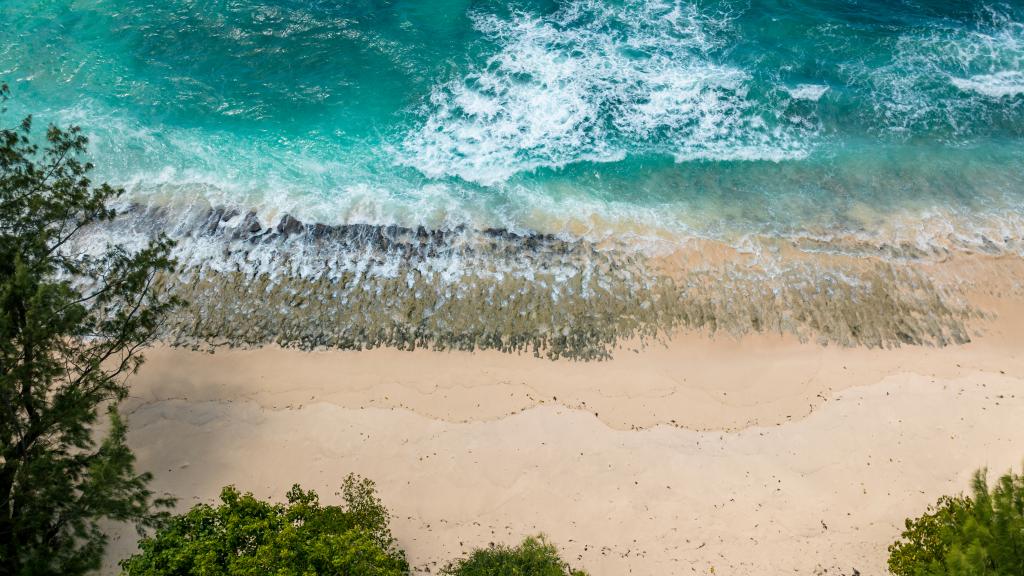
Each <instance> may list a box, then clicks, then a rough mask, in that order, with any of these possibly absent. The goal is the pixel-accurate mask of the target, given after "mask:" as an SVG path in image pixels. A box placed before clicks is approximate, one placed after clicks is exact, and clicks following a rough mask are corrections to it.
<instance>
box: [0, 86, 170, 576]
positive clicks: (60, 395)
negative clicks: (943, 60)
mask: <svg viewBox="0 0 1024 576" xmlns="http://www.w3.org/2000/svg"><path fill="white" fill-rule="evenodd" d="M7 94H8V90H7V87H6V86H3V87H2V88H0V101H2V100H5V99H6V97H7ZM31 130H32V119H31V118H26V119H24V120H23V121H21V123H20V125H19V126H17V127H16V128H13V129H3V130H0V573H2V574H24V575H28V574H31V575H34V576H35V575H48V574H62V575H75V574H82V573H84V572H86V571H88V570H91V569H94V568H97V567H98V566H99V565H100V562H101V559H102V555H103V550H104V547H105V544H106V538H105V536H104V535H103V533H102V532H101V531H100V529H99V527H98V521H99V520H101V519H104V518H106V519H112V520H119V521H133V522H136V523H137V524H138V525H139V526H140V529H141V527H145V526H148V525H151V524H153V523H154V522H156V521H158V520H159V519H160V518H161V514H160V513H158V512H154V510H155V509H156V508H159V507H160V506H161V505H166V504H168V502H167V501H166V500H156V501H153V498H152V494H151V493H150V491H149V490H147V488H146V486H147V483H148V481H149V479H150V477H149V475H148V474H136V473H135V471H134V469H133V465H134V457H133V456H132V453H131V451H130V450H129V449H128V448H127V446H126V444H125V427H124V424H123V422H122V421H121V420H120V418H119V417H118V415H117V412H116V405H117V402H118V401H119V400H121V399H123V398H124V397H125V395H126V394H127V387H126V385H125V377H126V376H127V375H129V374H131V373H132V372H134V371H135V370H136V369H137V368H138V366H139V364H140V363H141V361H142V358H141V356H140V355H139V351H140V349H141V348H143V347H144V346H145V345H147V344H148V343H149V342H150V341H151V340H152V338H153V336H154V333H155V330H156V328H157V324H158V322H159V320H160V318H161V317H162V316H163V315H164V313H165V312H166V311H167V310H168V309H169V308H170V307H172V306H174V305H175V304H176V301H175V300H174V299H173V298H167V297H165V296H164V295H163V294H162V292H161V291H160V290H158V278H159V277H160V273H161V272H163V271H166V270H170V269H171V268H172V267H173V262H172V261H171V259H170V257H169V252H170V248H171V244H170V242H169V241H168V240H166V239H163V238H161V239H158V240H156V241H155V242H153V243H152V244H150V245H149V246H148V247H146V248H145V249H143V250H141V251H140V252H137V253H129V252H127V251H126V250H124V249H122V248H120V247H116V246H115V247H110V248H108V249H106V250H105V251H104V252H103V253H101V254H99V255H95V256H91V257H85V256H82V255H80V254H76V253H75V250H74V249H73V246H74V241H75V240H76V238H78V237H79V236H80V234H79V233H80V231H81V230H82V229H83V228H85V227H87V226H89V225H91V224H94V223H97V222H101V221H105V220H110V219H112V218H114V216H115V214H114V211H113V210H111V209H110V208H108V202H109V201H110V200H112V199H113V198H115V197H117V196H118V195H119V194H121V191H120V190H116V189H114V188H111V187H110V186H108V185H106V184H101V185H98V186H94V185H93V184H92V182H91V181H90V180H89V177H88V174H89V172H90V170H91V169H92V165H91V164H89V163H87V162H82V161H80V160H79V157H80V156H81V155H82V154H83V153H84V152H85V148H86V138H85V137H84V136H83V135H82V134H81V133H80V131H79V130H78V128H74V127H72V128H69V129H67V130H61V129H59V128H57V127H55V126H51V127H49V129H48V130H47V131H46V136H45V144H44V145H43V147H42V148H40V147H39V145H37V144H36V143H34V141H33V139H32V135H31ZM103 408H105V409H106V411H107V413H108V416H109V424H108V425H107V426H105V427H104V429H105V434H104V433H103V430H101V429H98V428H97V426H95V424H96V423H97V418H98V416H99V411H100V410H101V409H103Z"/></svg>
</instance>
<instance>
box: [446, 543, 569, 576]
mask: <svg viewBox="0 0 1024 576" xmlns="http://www.w3.org/2000/svg"><path fill="white" fill-rule="evenodd" d="M441 573H442V574H445V575H447V576H587V574H586V572H582V571H580V570H573V569H572V568H570V567H569V565H568V564H567V563H566V562H564V561H563V560H562V559H561V558H560V557H559V556H558V549H557V548H555V547H554V545H552V544H549V543H548V542H547V540H545V539H544V537H543V536H538V537H536V538H533V537H530V538H527V539H525V540H523V543H522V544H520V545H519V546H517V547H515V548H510V547H507V546H495V545H491V546H490V547H488V548H481V549H477V550H474V551H473V553H472V554H470V555H469V557H468V558H462V559H460V560H457V561H456V562H453V563H451V564H449V565H448V566H446V567H445V568H444V569H443V570H442V572H441Z"/></svg>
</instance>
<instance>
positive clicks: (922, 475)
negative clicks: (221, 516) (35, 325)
mask: <svg viewBox="0 0 1024 576" xmlns="http://www.w3.org/2000/svg"><path fill="white" fill-rule="evenodd" d="M1007 301H1009V299H1004V300H1001V302H1002V304H999V309H998V311H997V316H996V320H994V321H990V322H986V323H983V324H981V325H980V326H981V330H980V331H981V332H982V334H981V336H979V337H977V338H975V339H974V341H972V342H971V343H969V344H965V345H961V346H949V347H943V348H934V347H919V346H909V347H903V348H899V349H889V350H879V349H866V348H863V347H859V348H844V347H836V346H831V347H823V346H820V345H817V344H810V343H800V342H798V341H796V340H795V339H793V338H791V337H786V336H777V335H766V334H756V335H748V336H746V337H743V338H741V339H735V338H731V337H728V336H724V335H718V336H716V337H713V338H712V337H709V336H706V335H701V334H684V335H679V336H678V337H675V338H673V339H671V340H670V341H669V343H668V344H667V345H666V346H661V345H650V346H648V347H646V348H644V349H639V348H633V347H630V346H625V347H623V348H622V349H621V350H619V352H618V353H617V354H616V355H615V358H614V359H613V360H610V361H606V362H589V363H588V362H571V361H564V360H562V361H551V360H546V359H540V358H534V357H531V356H526V355H521V356H520V355H510V354H503V353H499V352H475V353H469V352H433V351H425V350H420V351H414V352H403V351H396V350H388V349H381V350H371V351H361V352H352V351H314V352H304V351H297V350H286V349H280V348H273V347H266V348H261V349H257V350H219V351H217V352H216V353H214V354H210V353H206V352H197V351H190V350H185V349H177V348H167V347H161V348H156V349H153V350H151V351H149V353H148V361H147V363H146V365H145V366H144V367H143V369H142V370H141V372H140V373H139V374H138V375H137V377H136V378H135V379H134V383H133V393H132V396H131V398H130V399H129V400H128V401H127V402H126V403H125V405H124V407H123V409H124V412H125V413H127V414H128V415H129V418H130V425H131V434H130V441H131V443H132V445H133V446H134V449H135V450H136V453H137V454H138V457H139V462H138V464H139V466H140V468H141V469H144V470H151V471H153V472H154V474H155V481H154V484H153V486H154V488H155V490H156V491H157V492H163V491H168V492H173V493H174V494H176V495H178V496H179V498H180V500H179V507H181V508H186V507H188V506H191V505H193V504H195V503H197V502H210V501H213V499H215V497H216V495H217V494H218V492H219V490H220V488H221V487H222V486H223V485H226V484H235V485H237V486H238V487H239V488H241V489H243V490H249V491H252V492H254V493H255V494H256V495H258V496H260V497H269V498H274V499H280V498H282V497H283V494H284V492H285V491H286V490H287V489H288V488H289V487H290V486H291V485H292V484H293V483H301V484H302V485H303V486H304V487H308V488H315V489H317V490H318V491H320V493H321V494H322V495H323V496H324V497H325V500H327V501H331V502H333V501H336V500H337V497H336V496H335V495H334V492H335V490H336V488H337V487H338V486H339V484H340V481H341V479H342V478H343V476H344V475H345V474H347V473H348V472H356V473H358V474H362V475H365V476H368V477H370V478H372V479H374V480H375V481H376V482H377V484H378V488H379V491H380V494H381V496H382V498H383V500H384V501H385V503H386V504H387V505H388V506H389V508H390V510H391V512H392V514H393V515H394V521H393V529H394V531H395V533H396V536H397V538H398V540H399V543H400V545H401V546H402V547H404V548H405V549H406V550H407V551H408V554H409V559H410V561H411V563H412V564H413V566H414V567H415V568H416V570H418V571H421V572H422V573H428V572H430V573H434V572H437V569H438V567H439V566H440V565H442V564H443V563H444V562H445V561H446V560H448V559H451V558H454V557H457V556H458V555H460V554H461V553H464V552H466V551H468V550H469V549H471V548H472V547H476V546H481V545H487V544H488V543H490V542H506V543H513V542H515V541H518V540H519V539H520V538H522V537H523V536H524V535H528V534H534V533H538V532H543V533H545V534H547V535H549V536H550V537H551V538H552V539H553V541H555V542H556V543H557V544H558V545H559V546H560V547H561V548H562V549H563V551H564V553H565V557H566V558H569V559H572V560H573V561H574V562H575V563H576V564H578V565H580V566H582V567H585V568H586V569H587V570H589V571H590V572H591V574H593V575H594V576H611V575H618V574H637V575H664V574H686V573H696V574H712V573H714V574H735V575H747V574H750V575H754V574H785V573H793V574H826V573H827V574H853V573H854V569H856V570H857V571H859V573H860V574H865V575H867V574H884V573H885V559H886V546H887V545H888V544H889V543H890V542H891V541H892V540H894V539H895V538H896V537H897V536H898V534H899V531H900V527H901V525H902V522H903V519H904V518H906V517H907V516H909V515H915V514H917V513H919V512H921V511H922V510H923V509H924V507H925V506H926V505H927V504H929V503H931V502H933V501H934V500H935V499H936V498H937V497H938V496H939V495H941V494H946V493H955V492H959V491H961V490H963V489H965V488H966V485H967V481H968V479H969V477H970V475H971V473H972V472H973V471H974V470H975V469H977V468H979V467H983V466H987V467H989V468H990V469H991V471H992V472H993V473H997V472H998V473H1001V472H1003V471H1005V470H1007V469H1008V468H1010V467H1011V466H1017V465H1019V463H1020V462H1021V459H1022V458H1024V449H1022V447H1024V428H1022V427H1021V426H1020V422H1021V417H1022V416H1024V388H1022V385H1024V358H1022V356H1021V354H1020V351H1021V350H1022V349H1024V348H1022V344H1024V308H1020V307H1014V306H1009V305H1007V304H1006V302H1007ZM133 547H134V532H133V531H132V530H131V529H123V530H120V531H119V532H117V533H116V534H115V536H114V542H113V546H112V550H111V553H110V555H109V556H108V558H109V564H108V566H109V567H110V570H113V569H114V567H113V563H114V562H115V561H116V559H117V558H119V557H122V556H124V555H126V554H129V553H131V551H132V550H133Z"/></svg>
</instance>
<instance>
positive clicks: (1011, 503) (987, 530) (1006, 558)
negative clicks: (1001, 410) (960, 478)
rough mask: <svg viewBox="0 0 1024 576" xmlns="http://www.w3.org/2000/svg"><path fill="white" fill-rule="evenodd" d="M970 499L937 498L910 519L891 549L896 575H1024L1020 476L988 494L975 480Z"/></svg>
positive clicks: (980, 475)
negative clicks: (922, 512) (918, 515)
mask: <svg viewBox="0 0 1024 576" xmlns="http://www.w3.org/2000/svg"><path fill="white" fill-rule="evenodd" d="M972 487H973V497H966V496H957V497H948V496H947V497H943V498H940V499H939V501H938V503H936V505H935V506H932V507H930V508H929V509H928V512H926V513H925V514H924V515H922V516H921V517H919V518H914V519H908V520H907V522H906V530H905V531H904V532H903V534H902V536H901V538H900V540H898V541H896V542H895V543H893V544H892V545H891V546H889V571H890V572H892V574H893V575H894V576H982V575H984V576H1020V575H1022V574H1024V476H1021V475H1016V474H1013V473H1008V474H1006V475H1004V476H1002V477H1001V478H999V481H998V482H997V483H996V485H995V487H994V488H992V489H991V490H990V489H989V486H988V484H987V483H986V481H985V471H984V470H980V471H978V472H977V473H975V475H974V482H973V486H972Z"/></svg>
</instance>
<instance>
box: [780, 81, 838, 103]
mask: <svg viewBox="0 0 1024 576" xmlns="http://www.w3.org/2000/svg"><path fill="white" fill-rule="evenodd" d="M785 90H786V92H788V93H789V95H790V97H792V98H793V99H794V100H810V101H811V102H817V101H818V100H821V97H822V96H824V95H825V92H828V86H825V85H824V84H797V85H796V86H792V87H786V89H785Z"/></svg>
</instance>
